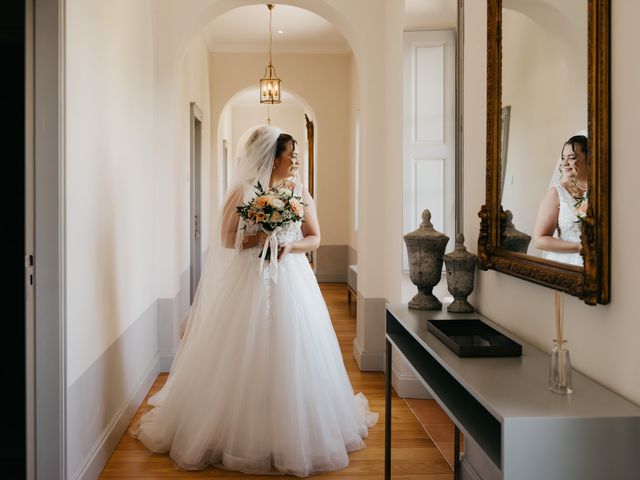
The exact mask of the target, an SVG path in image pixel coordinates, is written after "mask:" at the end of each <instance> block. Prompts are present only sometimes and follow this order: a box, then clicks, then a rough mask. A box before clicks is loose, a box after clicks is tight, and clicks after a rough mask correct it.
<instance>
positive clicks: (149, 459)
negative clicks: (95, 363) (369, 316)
mask: <svg viewBox="0 0 640 480" xmlns="http://www.w3.org/2000/svg"><path fill="white" fill-rule="evenodd" d="M320 288H321V290H322V293H323V295H324V298H325V301H326V302H327V306H328V307H329V312H330V314H331V318H332V321H333V327H334V329H335V331H336V334H337V336H338V341H339V343H340V349H341V351H342V355H343V358H344V362H345V366H346V368H347V372H348V373H349V378H350V380H351V384H352V385H353V389H354V392H359V391H362V392H363V393H364V394H365V395H366V396H367V398H368V399H369V405H370V408H371V410H373V411H376V412H379V413H380V418H379V419H378V423H377V424H376V425H375V426H374V427H372V428H371V429H370V430H369V436H368V437H367V438H366V439H365V442H366V444H367V447H366V448H364V449H362V450H359V451H356V452H352V453H351V454H350V455H349V458H350V464H349V466H348V467H347V468H345V469H343V470H339V471H336V472H328V473H324V474H319V475H318V476H321V477H322V478H326V479H339V478H345V477H349V478H354V479H366V478H370V479H382V478H383V475H384V373H383V372H361V371H360V370H359V369H358V366H357V364H356V362H355V360H354V358H353V354H352V348H353V347H352V341H353V338H354V337H355V333H356V332H355V330H356V311H355V308H354V307H353V306H351V307H350V306H349V304H348V303H347V287H346V284H343V283H320ZM167 375H168V374H166V373H163V374H161V375H159V376H158V379H157V380H156V381H155V383H154V385H153V387H152V389H151V390H150V391H149V393H148V394H147V397H146V398H145V401H144V402H143V405H142V406H141V407H140V408H139V409H138V411H137V412H136V415H135V417H134V420H135V419H137V418H138V417H139V416H140V415H141V414H142V412H143V411H145V409H146V408H148V407H147V406H146V402H147V398H148V397H149V396H151V395H153V394H154V393H155V392H157V391H158V390H160V388H161V387H162V385H163V384H164V382H165V381H166V380H167ZM392 395H393V399H392V407H391V408H392V411H393V421H392V425H393V432H392V439H393V450H392V451H393V454H392V460H391V461H392V475H393V478H394V479H407V480H408V479H417V478H420V479H423V480H451V479H452V478H453V472H452V470H451V468H450V466H449V465H448V463H447V461H446V460H445V459H444V457H443V456H442V454H441V453H440V451H439V450H438V448H437V447H436V445H435V444H434V443H433V442H432V441H431V439H430V438H429V436H428V435H427V433H426V432H425V430H424V429H423V428H422V427H421V424H420V422H419V421H418V419H417V418H416V417H415V415H414V413H413V412H412V410H411V409H410V408H409V406H408V405H407V403H406V402H405V401H404V400H403V399H401V398H399V397H398V396H397V395H396V393H395V391H393V392H392ZM411 402H418V401H416V400H411ZM424 402H429V401H424ZM412 404H413V403H412ZM435 408H438V407H437V406H435ZM314 476H316V475H314ZM156 477H158V478H159V477H162V478H240V477H247V478H265V479H267V478H274V477H273V476H257V475H244V474H242V473H239V472H231V471H229V472H227V471H223V470H220V469H216V468H213V467H210V468H208V469H206V470H202V471H198V472H185V471H179V470H177V469H175V468H174V467H173V466H172V464H171V462H170V460H169V457H168V455H159V454H154V453H151V452H149V451H148V450H147V449H146V448H145V447H144V445H143V444H142V443H140V442H139V441H137V440H134V439H132V438H131V437H129V436H128V435H126V434H125V436H124V437H123V438H122V439H121V440H120V442H119V444H118V447H117V448H116V450H115V451H114V453H113V455H112V456H111V458H110V459H109V462H108V463H107V465H106V467H105V469H104V470H103V472H102V474H101V476H100V478H137V479H149V478H156ZM290 477H291V478H293V476H290Z"/></svg>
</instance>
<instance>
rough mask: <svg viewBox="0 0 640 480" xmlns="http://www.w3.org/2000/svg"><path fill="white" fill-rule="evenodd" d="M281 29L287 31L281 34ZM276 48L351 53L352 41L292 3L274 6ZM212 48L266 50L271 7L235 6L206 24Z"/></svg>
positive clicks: (297, 51) (218, 49)
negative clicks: (348, 40)
mask: <svg viewBox="0 0 640 480" xmlns="http://www.w3.org/2000/svg"><path fill="white" fill-rule="evenodd" d="M278 30H282V31H283V32H284V33H282V34H278V33H277V31H278ZM272 31H273V47H272V48H273V51H274V52H280V53H285V52H286V53H300V52H305V53H348V52H350V51H351V49H350V47H349V44H348V43H347V42H346V40H345V39H344V37H343V36H342V34H340V32H339V31H338V30H337V29H336V28H335V27H334V26H333V25H331V24H330V23H329V22H327V21H326V20H325V19H324V18H322V17H320V16H319V15H316V14H315V13H313V12H310V11H309V10H304V9H302V8H298V7H292V6H290V5H276V6H275V8H274V9H273V27H272ZM203 33H204V37H205V40H206V42H207V45H208V47H209V50H210V51H212V52H266V51H268V45H269V10H268V9H267V6H266V4H265V5H250V6H246V7H239V8H234V9H233V10H229V11H228V12H226V13H224V14H223V15H221V16H219V17H218V18H216V19H215V20H214V21H213V22H211V23H210V24H209V25H208V26H207V27H205V29H204V31H203Z"/></svg>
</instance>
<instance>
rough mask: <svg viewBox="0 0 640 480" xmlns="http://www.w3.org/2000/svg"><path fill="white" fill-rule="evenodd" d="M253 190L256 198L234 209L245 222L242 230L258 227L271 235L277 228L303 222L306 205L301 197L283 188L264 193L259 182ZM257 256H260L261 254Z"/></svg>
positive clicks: (266, 255)
mask: <svg viewBox="0 0 640 480" xmlns="http://www.w3.org/2000/svg"><path fill="white" fill-rule="evenodd" d="M254 188H255V189H256V196H255V197H253V198H252V199H251V200H249V201H248V202H246V203H243V204H241V205H238V206H237V207H236V210H237V213H238V215H239V216H240V218H242V219H244V221H245V225H244V226H243V227H242V229H243V230H244V229H246V228H247V225H258V226H260V228H261V229H262V231H264V232H265V233H267V234H269V235H272V234H274V232H275V231H276V229H278V227H280V228H283V227H285V226H286V225H287V224H289V223H293V222H297V221H303V217H304V209H303V206H304V205H306V204H305V203H304V202H302V197H300V196H298V195H294V194H293V191H291V190H290V189H288V188H285V187H273V188H271V189H269V190H266V191H265V189H264V188H263V186H262V185H261V184H260V182H258V184H257V185H255V186H254ZM275 254H276V255H277V252H275ZM259 256H262V252H260V255H259ZM269 257H270V250H267V251H266V254H265V259H266V260H268V259H269Z"/></svg>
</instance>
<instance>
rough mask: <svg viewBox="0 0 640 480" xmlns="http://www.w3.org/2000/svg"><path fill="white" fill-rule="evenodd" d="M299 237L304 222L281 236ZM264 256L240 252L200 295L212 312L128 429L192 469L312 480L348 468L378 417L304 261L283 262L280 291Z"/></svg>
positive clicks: (289, 258)
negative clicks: (357, 388) (358, 387)
mask: <svg viewBox="0 0 640 480" xmlns="http://www.w3.org/2000/svg"><path fill="white" fill-rule="evenodd" d="M301 186H302V184H298V185H297V186H296V190H297V193H299V192H300V188H301ZM302 237H303V234H302V230H301V223H300V222H297V223H295V224H290V226H289V227H288V228H286V229H285V230H282V231H281V232H279V233H278V238H279V240H280V241H281V242H289V241H293V240H297V239H300V238H302ZM260 251H261V247H259V246H256V247H253V248H247V249H245V250H242V251H241V252H240V254H239V256H238V258H237V260H235V262H236V265H234V273H233V275H230V276H229V278H228V281H225V282H224V283H223V287H222V288H221V290H220V291H216V292H202V293H201V295H215V299H212V301H211V302H210V303H211V304H212V305H215V308H212V309H211V311H208V312H206V316H205V317H203V320H202V321H201V322H200V323H199V325H198V326H197V329H195V330H191V331H189V332H186V333H185V336H184V337H183V340H182V341H181V343H180V346H179V348H178V352H177V353H176V358H175V360H174V362H177V361H179V362H180V369H179V370H177V371H176V372H173V371H172V373H170V375H169V378H168V380H167V382H166V383H165V385H164V387H163V388H162V389H161V390H160V391H159V392H158V393H156V394H155V395H153V396H152V397H150V399H149V404H150V405H152V406H153V407H154V408H152V409H151V410H149V411H146V412H145V413H143V415H142V416H141V418H140V420H139V422H137V423H136V424H135V425H134V426H132V428H131V429H130V430H129V432H130V434H132V435H133V436H134V437H136V438H138V439H139V440H140V441H142V442H143V443H144V444H145V445H146V447H147V448H148V449H150V450H151V451H153V452H156V453H167V452H168V453H169V456H170V459H171V461H172V463H173V464H174V465H176V466H178V467H180V468H183V469H186V470H200V469H203V468H206V467H207V466H209V465H213V466H216V467H218V468H222V469H225V470H237V471H241V472H245V473H252V474H279V475H282V474H292V475H296V476H300V477H304V476H308V475H311V474H313V473H315V472H320V471H331V470H339V469H342V468H344V467H346V466H347V465H348V464H349V458H348V452H351V451H354V450H359V449H361V448H364V447H365V446H366V444H365V443H364V441H363V438H365V437H367V436H368V428H369V427H372V426H373V425H375V424H376V422H377V420H378V416H379V414H378V413H377V412H372V411H370V410H369V404H368V400H367V398H366V397H365V395H364V394H363V393H362V392H359V393H358V394H355V395H354V391H353V388H352V386H351V383H350V381H349V377H348V376H347V372H346V369H345V365H344V362H343V358H342V354H341V351H340V347H339V344H338V340H337V337H336V333H335V330H334V329H333V325H332V323H331V318H330V316H329V312H328V310H327V306H326V304H325V301H324V298H323V297H322V293H321V291H320V288H319V285H318V283H317V280H316V278H315V275H314V272H313V270H312V268H311V266H310V265H309V261H308V259H307V257H306V256H305V254H303V253H289V254H287V255H286V256H285V257H284V258H283V259H282V260H281V261H280V262H279V264H278V281H277V283H276V282H273V281H272V279H271V278H270V275H271V270H270V269H269V268H266V267H267V264H268V262H269V261H266V262H265V268H264V269H263V270H262V272H261V273H260V270H259V265H260V259H259V258H258V255H259V253H260ZM209 263H210V262H208V263H207V265H206V266H205V269H215V268H216V266H215V265H212V264H209ZM204 275H206V273H203V276H204ZM200 287H202V282H201V283H200V285H199V288H200ZM197 301H198V296H196V299H195V300H194V305H192V307H191V308H195V307H196V305H195V303H196V302H197ZM178 357H180V358H178Z"/></svg>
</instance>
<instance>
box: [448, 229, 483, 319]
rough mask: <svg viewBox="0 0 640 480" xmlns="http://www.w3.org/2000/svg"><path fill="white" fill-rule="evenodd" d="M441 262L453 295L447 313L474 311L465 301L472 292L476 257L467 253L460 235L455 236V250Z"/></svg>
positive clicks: (462, 236)
mask: <svg viewBox="0 0 640 480" xmlns="http://www.w3.org/2000/svg"><path fill="white" fill-rule="evenodd" d="M443 260H444V264H445V267H446V269H447V288H448V289H449V293H450V294H451V295H453V302H452V303H451V304H450V305H449V306H448V307H447V311H448V312H453V313H469V312H473V311H475V309H474V308H473V306H472V305H471V304H470V303H469V302H468V301H467V297H468V296H469V295H471V292H473V280H474V277H475V274H476V265H477V264H478V257H477V256H475V255H474V254H473V253H470V252H468V251H467V249H466V248H465V246H464V235H463V234H462V233H459V234H458V235H457V236H456V247H455V250H454V251H453V252H450V253H448V254H447V255H445V256H444V258H443Z"/></svg>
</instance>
